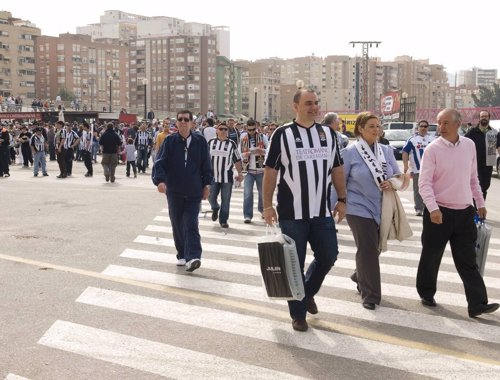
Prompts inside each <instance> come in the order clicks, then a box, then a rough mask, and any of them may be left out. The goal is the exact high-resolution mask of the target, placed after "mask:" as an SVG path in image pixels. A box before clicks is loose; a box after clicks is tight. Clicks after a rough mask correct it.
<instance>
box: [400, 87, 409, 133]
mask: <svg viewBox="0 0 500 380" xmlns="http://www.w3.org/2000/svg"><path fill="white" fill-rule="evenodd" d="M401 97H402V98H403V129H404V128H405V124H406V99H408V94H407V93H406V92H403V93H402V94H401Z"/></svg>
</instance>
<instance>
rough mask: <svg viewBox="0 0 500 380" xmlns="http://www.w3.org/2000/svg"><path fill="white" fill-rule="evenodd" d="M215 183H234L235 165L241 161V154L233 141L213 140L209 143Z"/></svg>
mask: <svg viewBox="0 0 500 380" xmlns="http://www.w3.org/2000/svg"><path fill="white" fill-rule="evenodd" d="M208 149H209V151H210V159H211V162H212V171H213V173H214V181H215V182H218V183H228V182H229V183H232V182H233V165H234V164H235V163H236V162H238V161H241V156H240V152H239V150H238V147H237V146H236V143H235V142H234V141H233V140H230V139H227V140H219V139H217V138H215V139H211V140H210V141H209V142H208Z"/></svg>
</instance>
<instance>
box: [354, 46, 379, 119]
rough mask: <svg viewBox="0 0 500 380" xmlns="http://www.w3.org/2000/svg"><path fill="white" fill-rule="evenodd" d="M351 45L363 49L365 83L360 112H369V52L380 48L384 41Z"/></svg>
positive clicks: (362, 90) (363, 76)
mask: <svg viewBox="0 0 500 380" xmlns="http://www.w3.org/2000/svg"><path fill="white" fill-rule="evenodd" d="M349 43H350V44H352V47H355V46H356V45H357V44H361V46H362V48H363V55H362V57H363V75H362V79H363V83H362V86H361V105H360V107H359V108H360V110H361V111H367V110H368V62H369V59H368V58H369V57H368V50H369V48H371V47H373V45H375V47H378V45H379V44H381V43H382V41H350V42H349Z"/></svg>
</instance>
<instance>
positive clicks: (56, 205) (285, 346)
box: [0, 162, 500, 380]
mask: <svg viewBox="0 0 500 380" xmlns="http://www.w3.org/2000/svg"><path fill="white" fill-rule="evenodd" d="M74 165H75V166H74V170H73V173H74V175H73V177H71V178H67V179H63V180H61V179H57V178H56V175H57V174H58V173H57V170H56V168H57V165H56V163H55V162H50V163H49V174H50V176H49V177H36V178H35V177H33V173H32V172H31V171H30V170H28V169H22V168H21V167H20V166H14V167H12V168H11V177H10V178H3V179H0V217H1V220H2V222H1V224H0V242H1V245H0V302H1V308H0V378H8V379H9V380H11V379H16V377H15V376H21V377H22V378H27V379H69V378H71V379H74V380H78V379H127V380H128V379H130V380H132V379H134V380H136V379H157V378H158V379H160V378H165V377H167V378H189V379H191V378H204V379H206V378H231V379H234V378H253V379H255V378H266V379H271V378H279V379H285V378H299V377H302V378H316V379H326V378H329V379H330V378H331V379H337V378H338V379H373V378H385V379H401V378H405V379H420V378H458V379H460V378H464V379H470V378H474V379H480V378H488V379H495V378H500V359H499V358H500V312H498V313H496V314H492V315H488V316H486V317H485V318H480V319H477V320H472V319H470V318H468V317H467V312H466V308H465V306H464V305H465V298H464V295H463V288H462V285H461V284H460V280H459V279H458V275H456V272H455V270H454V267H453V264H452V263H451V261H450V255H449V253H448V254H447V255H446V256H445V259H444V261H443V264H442V270H441V274H440V283H439V292H438V294H437V295H436V300H437V302H438V303H439V305H438V307H437V308H436V309H429V308H424V307H422V306H421V305H420V303H419V302H418V296H417V295H416V291H415V290H414V270H415V268H416V266H417V264H418V253H419V244H420V243H419V234H420V230H421V228H420V227H419V226H420V224H421V219H420V218H418V217H416V216H414V215H413V214H412V213H411V209H412V204H411V201H412V195H411V192H405V193H404V194H401V196H402V198H404V199H403V200H404V202H405V203H404V204H405V208H406V209H407V211H408V215H409V218H410V222H411V225H412V228H413V229H414V232H415V236H414V237H412V238H411V239H410V240H409V241H406V242H403V243H391V244H390V246H389V249H390V251H389V252H388V253H386V254H383V255H382V257H381V263H382V264H383V265H382V272H383V292H384V299H383V302H382V305H381V307H380V308H377V310H376V311H375V312H370V311H367V310H364V309H363V308H362V307H361V305H360V304H359V297H358V295H357V294H356V292H355V289H354V285H353V284H352V283H351V282H350V280H349V277H348V276H349V274H350V273H351V271H352V268H353V257H354V253H353V252H354V247H353V242H352V236H351V235H350V232H349V230H348V227H347V225H346V224H345V222H344V223H342V224H340V225H339V226H338V228H339V243H340V251H341V255H340V256H339V261H338V262H337V263H336V266H335V267H334V268H333V269H332V272H331V273H330V275H329V276H328V280H327V281H326V282H325V285H324V286H323V288H322V290H321V292H320V294H319V295H318V297H317V303H318V307H319V309H320V313H319V314H318V315H317V316H315V317H310V318H309V322H310V325H311V329H310V331H308V332H307V333H297V332H293V331H292V329H291V326H290V322H289V317H288V315H287V308H286V306H285V305H284V303H283V302H270V301H269V300H267V299H266V298H265V297H264V296H263V292H262V289H261V286H262V284H261V280H260V276H259V272H258V270H259V269H258V261H257V259H256V257H255V256H256V249H255V242H256V240H257V238H258V237H259V236H262V234H263V232H264V224H263V222H262V221H261V220H258V218H257V219H254V222H253V223H252V224H251V225H245V224H243V221H242V215H241V201H242V192H241V189H237V190H235V192H234V195H233V200H234V202H233V208H232V213H231V218H230V220H229V224H230V226H231V228H230V229H229V230H228V231H222V230H221V229H220V227H219V226H218V224H217V223H213V222H212V221H211V220H210V218H209V216H208V217H206V216H203V215H202V216H201V219H200V228H201V230H202V238H203V243H204V251H205V253H204V256H203V258H202V267H201V268H200V269H199V270H198V271H196V272H194V273H193V274H186V272H185V271H184V270H183V268H178V267H176V266H175V265H174V264H173V263H174V262H175V260H174V256H173V255H174V253H175V252H174V249H173V247H172V243H171V239H172V235H171V233H170V225H169V222H168V217H167V216H168V214H167V213H166V210H165V207H166V204H165V203H166V202H165V199H164V196H163V195H161V194H159V193H157V192H156V190H155V188H154V186H153V185H152V183H151V180H150V177H149V174H146V175H143V174H141V175H139V176H138V178H137V179H134V178H126V177H125V167H124V166H120V167H119V168H118V172H117V181H116V183H114V184H110V183H106V182H105V181H104V176H102V168H101V167H100V165H95V169H94V170H95V175H94V177H92V178H85V177H84V176H83V174H84V173H85V170H84V167H83V164H82V163H80V162H75V164H74ZM499 189H500V181H499V180H498V179H496V178H494V179H493V180H492V186H491V188H490V192H489V198H488V200H487V207H488V221H489V224H490V226H491V227H492V228H493V239H492V243H491V246H490V253H491V256H489V258H488V263H487V269H486V273H485V278H486V280H487V285H488V288H489V289H488V290H489V296H490V298H491V299H492V300H499V299H500V280H499V278H500V239H497V238H496V237H497V236H498V233H497V231H498V228H499V226H500V207H499V206H498V205H499V204H500V203H499V201H500V192H499ZM203 208H204V209H205V210H206V209H207V205H206V204H204V206H203Z"/></svg>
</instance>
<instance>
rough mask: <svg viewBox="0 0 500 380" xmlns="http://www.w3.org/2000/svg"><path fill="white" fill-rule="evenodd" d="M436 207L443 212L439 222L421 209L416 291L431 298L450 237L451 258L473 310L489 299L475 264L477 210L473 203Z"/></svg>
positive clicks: (470, 307) (421, 295)
mask: <svg viewBox="0 0 500 380" xmlns="http://www.w3.org/2000/svg"><path fill="white" fill-rule="evenodd" d="M439 209H440V210H441V212H442V214H443V223H442V224H434V223H432V222H431V219H430V215H429V211H428V210H427V209H425V210H424V220H423V230H422V253H421V256H420V262H419V264H418V272H417V291H418V294H419V295H420V297H424V298H432V297H434V294H436V284H437V277H438V272H439V266H440V264H441V258H442V257H443V253H444V249H445V247H446V243H448V241H449V242H450V247H451V254H452V256H453V262H454V263H455V267H456V268H457V272H458V274H459V275H460V278H461V279H462V282H463V284H464V288H465V296H466V298H467V303H468V305H469V310H471V309H472V310H476V309H477V307H478V305H481V304H486V303H488V295H487V294H486V287H485V286H484V281H483V278H482V277H481V274H480V273H479V269H478V267H477V264H476V251H475V242H476V239H477V228H476V224H475V223H474V215H475V213H476V211H475V210H474V207H472V206H469V207H468V208H466V209H463V210H453V209H449V208H446V207H439Z"/></svg>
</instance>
